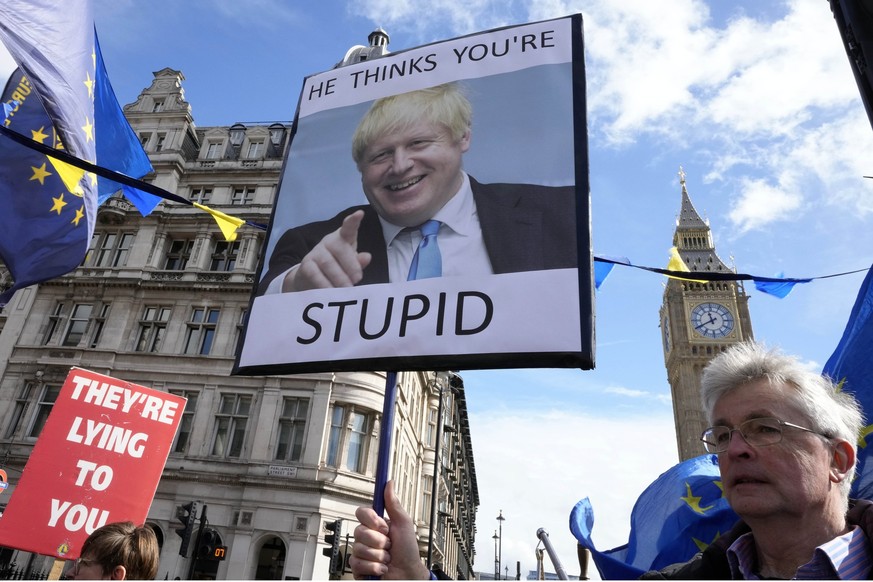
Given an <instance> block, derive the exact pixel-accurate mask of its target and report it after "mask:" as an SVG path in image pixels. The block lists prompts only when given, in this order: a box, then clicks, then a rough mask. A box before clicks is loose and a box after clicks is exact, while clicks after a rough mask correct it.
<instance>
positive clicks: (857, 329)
mask: <svg viewBox="0 0 873 582" xmlns="http://www.w3.org/2000/svg"><path fill="white" fill-rule="evenodd" d="M871 279H873V268H871V270H870V271H868V272H867V276H866V277H865V278H864V282H863V283H862V284H861V290H860V291H859V292H858V298H857V299H855V305H854V306H853V307H852V312H851V314H850V315H849V322H848V323H847V324H846V329H845V331H843V337H842V338H840V343H838V344H837V348H836V350H834V353H833V354H832V355H831V357H830V359H828V361H827V363H826V364H825V366H824V370H822V373H823V374H825V375H827V376H829V377H831V378H832V379H833V380H834V381H836V382H839V383H840V384H841V388H842V389H843V390H845V391H846V392H850V393H851V394H853V395H854V396H855V398H856V399H857V400H858V402H859V403H860V404H861V407H862V408H863V410H864V416H865V417H866V418H867V422H870V419H871V417H873V284H871ZM871 433H873V425H867V427H865V428H864V430H863V431H862V433H861V435H860V436H859V439H858V462H857V465H856V469H855V471H856V477H855V480H854V481H853V482H852V492H851V497H854V498H859V499H873V460H871V458H870V453H871V448H873V446H871V445H873V443H871V442H868V441H867V439H868V438H870V435H871Z"/></svg>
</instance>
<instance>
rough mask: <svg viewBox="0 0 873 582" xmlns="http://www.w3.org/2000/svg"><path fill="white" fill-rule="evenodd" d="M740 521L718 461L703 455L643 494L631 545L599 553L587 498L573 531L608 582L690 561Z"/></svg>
mask: <svg viewBox="0 0 873 582" xmlns="http://www.w3.org/2000/svg"><path fill="white" fill-rule="evenodd" d="M738 519H739V517H738V516H737V514H736V513H734V511H733V510H732V509H731V508H730V506H729V505H728V503H727V499H725V497H724V491H723V489H722V485H721V476H720V475H719V471H718V456H717V455H702V456H700V457H695V458H693V459H689V460H687V461H683V462H682V463H679V464H678V465H675V466H674V467H673V468H671V469H669V470H668V471H667V472H666V473H664V474H662V475H661V476H660V477H658V478H657V479H656V480H655V481H654V482H653V483H652V484H651V485H649V486H648V487H647V488H646V490H645V491H643V493H642V495H640V497H639V499H637V502H636V504H635V505H634V508H633V510H632V511H631V531H630V536H629V538H628V543H627V544H625V545H623V546H619V547H617V548H613V549H611V550H605V551H598V550H597V548H595V546H594V542H593V541H592V536H591V533H592V530H593V529H594V509H593V508H592V506H591V502H590V501H589V500H588V498H587V497H586V498H585V499H582V500H581V501H580V502H579V503H577V504H576V506H575V507H574V508H573V510H572V511H571V512H570V531H572V532H573V535H574V536H575V537H576V540H577V541H578V542H579V545H581V546H583V547H585V548H588V550H590V551H591V557H592V559H593V560H594V564H595V565H596V566H597V570H598V571H599V572H600V577H601V578H602V579H603V580H633V579H637V578H639V577H640V576H641V575H642V574H643V573H644V572H647V571H649V570H658V569H661V568H664V567H666V566H669V565H670V564H676V563H679V562H686V561H688V560H689V559H691V558H692V557H693V556H694V555H695V554H696V553H698V552H701V551H703V550H704V549H705V548H706V547H707V546H708V545H709V544H711V543H712V542H714V541H715V540H716V539H718V537H719V536H721V535H722V534H723V533H725V532H727V531H728V530H730V528H731V527H733V525H734V524H735V523H736V522H737V520H738Z"/></svg>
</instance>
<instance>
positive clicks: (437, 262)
mask: <svg viewBox="0 0 873 582" xmlns="http://www.w3.org/2000/svg"><path fill="white" fill-rule="evenodd" d="M440 224H441V223H440V221H438V220H428V221H427V222H425V223H424V224H422V225H421V226H419V227H418V230H420V231H421V242H420V243H418V248H417V249H415V256H414V257H412V264H411V265H409V276H408V277H406V280H407V281H413V280H415V279H430V278H431V277H441V276H442V274H443V258H442V256H441V255H440V247H439V245H438V244H437V233H438V232H439V230H440Z"/></svg>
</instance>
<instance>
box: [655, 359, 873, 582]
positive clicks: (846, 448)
mask: <svg viewBox="0 0 873 582" xmlns="http://www.w3.org/2000/svg"><path fill="white" fill-rule="evenodd" d="M701 396H702V399H703V408H704V412H705V413H706V415H707V418H708V420H709V422H710V423H711V424H712V426H711V427H710V428H708V429H706V430H705V431H704V432H703V435H702V436H701V440H702V441H703V443H704V446H705V447H706V450H707V451H709V452H710V453H716V454H718V461H719V470H720V472H721V478H722V486H723V488H724V495H725V497H726V498H727V500H728V503H730V506H731V507H732V508H733V510H734V511H735V512H736V513H737V514H738V515H739V516H740V517H741V518H742V521H740V522H739V523H738V524H737V525H736V526H735V527H734V528H733V529H732V530H731V531H730V532H728V533H726V534H725V535H723V536H721V537H720V538H719V539H718V540H716V541H715V542H714V543H713V544H711V545H710V546H709V547H708V548H707V549H706V550H704V551H703V552H701V553H700V554H697V555H696V556H695V557H694V558H692V559H691V560H690V561H689V562H686V563H684V564H676V565H673V566H669V567H667V568H665V569H663V570H661V571H657V572H649V573H647V574H646V575H645V576H644V578H668V579H735V580H736V579H764V578H778V579H795V578H796V579H816V580H825V579H832V580H833V579H844V580H852V579H867V578H869V577H870V575H871V566H873V550H871V542H870V540H871V537H870V536H871V535H873V511H871V510H870V508H871V506H873V504H871V502H869V501H852V500H850V499H849V489H850V487H851V482H852V478H853V476H854V474H855V459H856V445H855V443H856V441H857V439H858V435H859V434H860V431H861V428H862V425H863V416H862V412H861V409H860V406H859V404H858V402H857V401H856V400H855V398H854V397H853V396H852V395H850V394H848V393H845V392H842V391H840V390H839V388H838V387H837V386H835V385H834V383H833V382H832V381H831V380H829V379H828V378H826V377H823V376H821V375H819V374H817V373H815V372H813V371H810V370H808V369H807V368H806V367H805V366H803V365H802V364H801V363H800V362H798V361H797V359H795V358H793V357H790V356H787V355H784V354H782V353H780V352H778V351H776V350H768V349H765V348H764V347H763V346H761V345H760V344H756V343H753V342H748V343H743V344H739V345H737V346H735V347H732V348H730V349H729V350H727V351H725V352H724V353H722V354H720V355H718V356H717V357H716V358H714V359H713V360H712V361H711V362H710V363H709V365H708V366H707V367H706V369H705V370H704V372H703V380H702V385H701Z"/></svg>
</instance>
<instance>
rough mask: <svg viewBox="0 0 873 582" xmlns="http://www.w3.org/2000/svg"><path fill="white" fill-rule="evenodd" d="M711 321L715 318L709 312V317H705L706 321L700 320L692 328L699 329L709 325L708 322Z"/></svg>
mask: <svg viewBox="0 0 873 582" xmlns="http://www.w3.org/2000/svg"><path fill="white" fill-rule="evenodd" d="M713 321H715V318H714V317H713V316H712V314H711V313H710V314H709V319H707V320H706V321H702V322H701V323H700V325H695V326H694V329H700V328H701V327H703V326H704V325H709V324H710V323H712V322H713Z"/></svg>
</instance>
